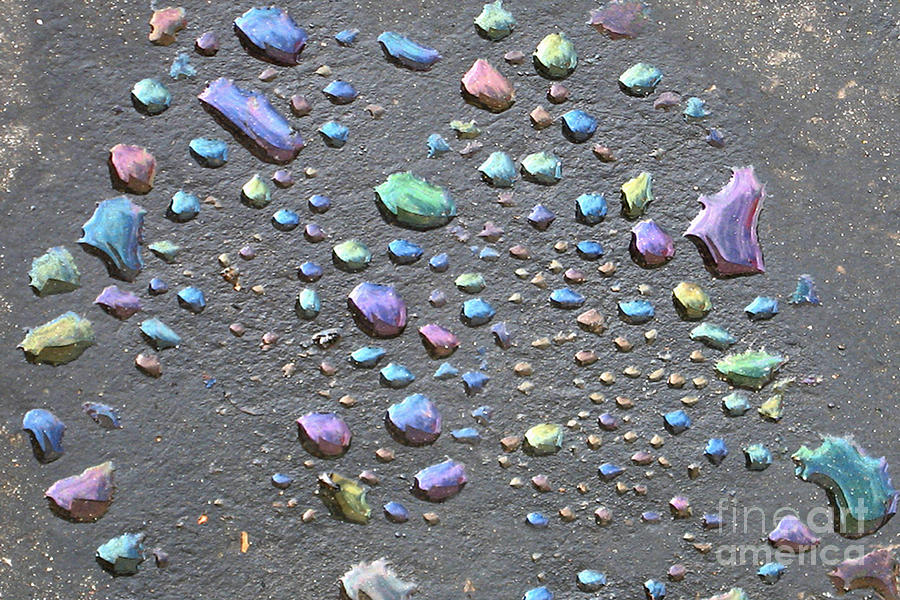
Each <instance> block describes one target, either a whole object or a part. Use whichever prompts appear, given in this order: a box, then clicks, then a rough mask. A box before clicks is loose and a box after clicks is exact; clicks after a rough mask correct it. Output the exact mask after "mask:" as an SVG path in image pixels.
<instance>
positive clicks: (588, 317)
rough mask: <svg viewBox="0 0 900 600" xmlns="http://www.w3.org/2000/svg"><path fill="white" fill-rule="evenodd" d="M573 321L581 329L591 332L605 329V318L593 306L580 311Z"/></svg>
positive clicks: (600, 331) (597, 332)
mask: <svg viewBox="0 0 900 600" xmlns="http://www.w3.org/2000/svg"><path fill="white" fill-rule="evenodd" d="M575 321H576V322H577V323H578V325H579V326H580V327H581V328H582V329H584V330H585V331H589V332H591V333H596V334H601V333H603V332H604V331H606V319H605V318H604V317H603V315H602V314H600V313H599V312H598V311H597V309H595V308H592V309H590V310H586V311H585V312H583V313H581V314H580V315H578V316H577V317H576V318H575Z"/></svg>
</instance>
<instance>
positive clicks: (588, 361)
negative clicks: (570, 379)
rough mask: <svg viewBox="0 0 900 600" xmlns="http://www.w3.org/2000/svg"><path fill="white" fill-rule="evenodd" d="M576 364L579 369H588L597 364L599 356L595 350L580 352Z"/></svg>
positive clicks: (576, 355)
mask: <svg viewBox="0 0 900 600" xmlns="http://www.w3.org/2000/svg"><path fill="white" fill-rule="evenodd" d="M575 362H576V363H577V364H578V366H579V367H587V366H589V365H592V364H594V363H595V362H597V355H596V354H595V353H594V351H593V350H579V351H578V352H576V353H575Z"/></svg>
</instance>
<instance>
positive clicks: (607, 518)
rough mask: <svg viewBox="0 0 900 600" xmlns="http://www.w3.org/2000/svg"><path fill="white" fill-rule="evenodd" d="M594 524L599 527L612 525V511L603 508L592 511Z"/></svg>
mask: <svg viewBox="0 0 900 600" xmlns="http://www.w3.org/2000/svg"><path fill="white" fill-rule="evenodd" d="M594 522H595V523H597V525H600V526H606V525H609V524H610V523H612V511H611V510H609V509H608V508H606V507H605V506H601V507H600V508H598V509H597V510H595V511H594Z"/></svg>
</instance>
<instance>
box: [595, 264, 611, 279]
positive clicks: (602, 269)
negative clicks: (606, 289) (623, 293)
mask: <svg viewBox="0 0 900 600" xmlns="http://www.w3.org/2000/svg"><path fill="white" fill-rule="evenodd" d="M597 271H598V272H599V273H600V274H601V275H603V276H604V277H609V276H610V275H612V274H613V273H615V272H616V265H615V264H614V263H611V262H605V263H603V264H602V265H600V266H599V267H597Z"/></svg>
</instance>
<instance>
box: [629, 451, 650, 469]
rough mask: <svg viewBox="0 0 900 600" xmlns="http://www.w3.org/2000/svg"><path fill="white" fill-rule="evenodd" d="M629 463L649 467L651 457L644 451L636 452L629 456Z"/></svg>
mask: <svg viewBox="0 0 900 600" xmlns="http://www.w3.org/2000/svg"><path fill="white" fill-rule="evenodd" d="M631 462H633V463H634V464H636V465H640V466H645V465H649V464H650V463H652V462H653V455H652V454H650V453H649V452H647V451H646V450H638V451H637V452H635V453H634V454H632V455H631Z"/></svg>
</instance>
